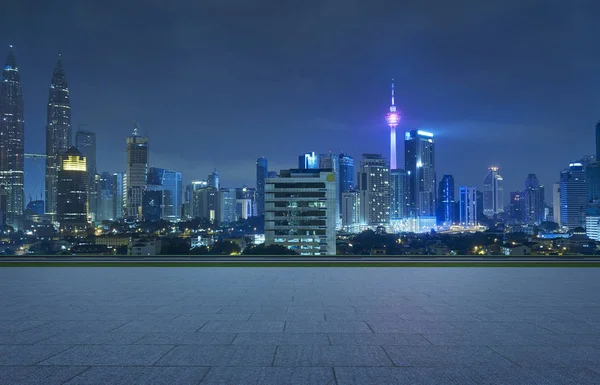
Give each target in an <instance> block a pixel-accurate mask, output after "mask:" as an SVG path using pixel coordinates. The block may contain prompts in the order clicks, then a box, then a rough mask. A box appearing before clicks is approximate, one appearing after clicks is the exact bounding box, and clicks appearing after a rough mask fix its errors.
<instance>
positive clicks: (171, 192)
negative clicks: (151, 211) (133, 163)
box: [148, 167, 218, 222]
mask: <svg viewBox="0 0 600 385" xmlns="http://www.w3.org/2000/svg"><path fill="white" fill-rule="evenodd" d="M217 180H218V177H217ZM148 185H156V186H162V191H163V195H162V198H163V202H162V210H163V211H162V214H161V219H164V220H167V221H171V222H177V221H179V219H180V218H181V206H182V201H181V199H182V196H183V191H182V188H183V184H182V177H181V173H180V172H177V171H172V170H167V169H164V168H158V167H150V169H149V170H148Z"/></svg>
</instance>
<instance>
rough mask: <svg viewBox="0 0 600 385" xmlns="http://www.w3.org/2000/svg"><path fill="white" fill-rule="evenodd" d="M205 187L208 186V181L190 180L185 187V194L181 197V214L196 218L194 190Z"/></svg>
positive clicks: (188, 217)
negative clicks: (182, 201)
mask: <svg viewBox="0 0 600 385" xmlns="http://www.w3.org/2000/svg"><path fill="white" fill-rule="evenodd" d="M206 187H208V182H207V181H204V180H195V181H192V182H191V183H190V184H188V185H187V186H186V187H185V194H184V199H183V200H184V203H183V211H184V213H183V216H184V217H185V218H187V219H193V218H198V213H197V212H196V211H195V208H196V206H195V205H194V192H195V191H197V190H199V189H202V188H206Z"/></svg>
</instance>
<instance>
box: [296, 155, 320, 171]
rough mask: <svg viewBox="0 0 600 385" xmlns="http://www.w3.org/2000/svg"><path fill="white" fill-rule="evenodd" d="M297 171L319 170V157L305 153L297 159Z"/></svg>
mask: <svg viewBox="0 0 600 385" xmlns="http://www.w3.org/2000/svg"><path fill="white" fill-rule="evenodd" d="M298 168H299V169H302V170H304V169H309V168H313V169H317V168H319V156H318V155H317V154H315V152H314V151H313V152H307V153H305V154H302V155H300V156H299V157H298Z"/></svg>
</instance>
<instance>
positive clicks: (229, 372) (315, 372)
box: [202, 367, 335, 385]
mask: <svg viewBox="0 0 600 385" xmlns="http://www.w3.org/2000/svg"><path fill="white" fill-rule="evenodd" d="M217 384H218V385H223V384H244V385H280V384H315V385H334V384H335V378H334V375H333V370H332V369H331V368H317V367H314V368H310V367H304V368H281V367H277V368H275V367H258V368H236V367H213V368H211V369H210V371H209V373H208V375H207V376H206V377H205V378H204V380H203V381H202V385H217Z"/></svg>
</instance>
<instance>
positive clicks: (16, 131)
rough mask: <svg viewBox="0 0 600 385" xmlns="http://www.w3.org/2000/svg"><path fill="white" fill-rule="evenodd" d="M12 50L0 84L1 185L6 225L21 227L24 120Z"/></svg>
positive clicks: (20, 88) (18, 78) (17, 70)
mask: <svg viewBox="0 0 600 385" xmlns="http://www.w3.org/2000/svg"><path fill="white" fill-rule="evenodd" d="M10 48H11V51H10V52H9V54H8V58H7V59H6V64H5V65H4V69H3V71H2V82H1V83H0V186H4V189H3V196H4V198H5V199H6V207H5V209H4V211H5V215H4V223H6V224H8V225H12V226H15V227H17V228H20V227H21V223H20V222H21V220H22V216H23V208H24V206H25V193H24V190H23V184H24V175H25V173H24V163H23V160H24V150H23V148H24V147H23V146H24V142H25V137H24V126H25V120H24V115H23V90H22V87H21V77H20V75H19V68H18V67H17V62H16V60H15V56H14V55H13V52H12V46H11V47H10Z"/></svg>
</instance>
